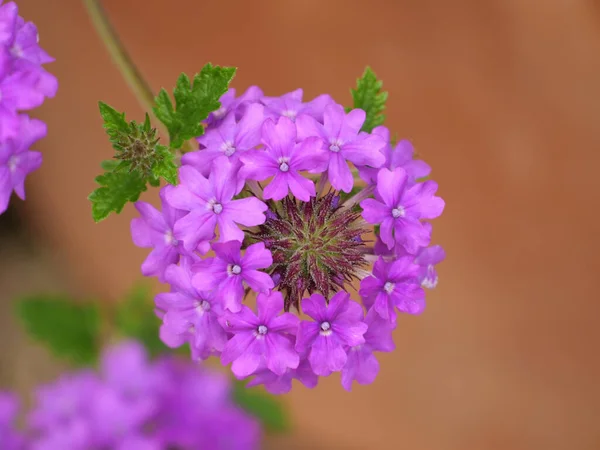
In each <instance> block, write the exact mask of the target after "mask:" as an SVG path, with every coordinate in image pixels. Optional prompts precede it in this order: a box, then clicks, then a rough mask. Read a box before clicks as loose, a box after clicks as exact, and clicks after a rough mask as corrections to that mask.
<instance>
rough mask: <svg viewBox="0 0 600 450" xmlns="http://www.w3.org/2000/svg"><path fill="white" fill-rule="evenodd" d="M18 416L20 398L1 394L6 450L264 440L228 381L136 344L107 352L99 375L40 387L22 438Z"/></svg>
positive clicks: (127, 448)
mask: <svg viewBox="0 0 600 450" xmlns="http://www.w3.org/2000/svg"><path fill="white" fill-rule="evenodd" d="M17 412H18V404H17V399H16V398H15V397H14V396H13V395H12V394H3V393H0V446H1V448H2V449H3V450H58V449H61V450H62V449H65V450H66V449H69V450H103V449H115V450H164V449H167V448H172V449H178V450H186V449H189V450H192V449H193V450H195V449H198V448H206V449H215V450H219V449H223V450H225V449H236V450H252V449H257V448H258V447H259V444H260V440H261V429H260V426H259V424H258V422H257V421H256V420H255V419H254V418H252V417H251V416H249V415H247V414H246V413H245V412H243V411H242V410H241V409H239V407H237V406H236V405H235V404H234V403H233V400H232V398H231V385H230V380H229V379H228V377H226V376H225V375H223V374H220V373H217V372H212V371H209V370H208V369H200V368H199V367H197V366H196V365H194V364H191V363H189V362H184V361H180V360H177V359H174V358H163V359H158V360H156V361H154V362H150V361H148V360H147V358H146V354H145V351H144V348H143V347H142V346H141V345H140V344H138V343H137V342H134V341H130V342H125V343H122V344H120V345H118V346H116V347H113V348H110V349H108V350H107V351H106V352H105V353H104V355H103V358H102V362H101V370H100V372H99V373H97V372H94V371H92V370H83V371H79V372H73V373H67V374H64V375H63V376H62V377H61V378H60V379H59V380H57V381H56V382H55V383H53V384H49V385H46V386H42V387H41V388H39V389H38V390H37V392H36V395H35V404H34V406H33V409H32V410H31V411H30V412H29V413H28V416H27V421H26V422H27V429H26V430H25V431H24V432H20V431H17V430H16V428H15V427H14V420H15V417H16V415H17ZM231 430H235V432H234V433H233V432H232V431H231Z"/></svg>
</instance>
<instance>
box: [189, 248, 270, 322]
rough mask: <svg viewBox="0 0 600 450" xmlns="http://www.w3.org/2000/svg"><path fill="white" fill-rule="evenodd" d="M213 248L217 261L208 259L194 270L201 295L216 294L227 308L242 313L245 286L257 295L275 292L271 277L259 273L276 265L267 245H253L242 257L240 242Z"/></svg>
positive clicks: (196, 286) (195, 284)
mask: <svg viewBox="0 0 600 450" xmlns="http://www.w3.org/2000/svg"><path fill="white" fill-rule="evenodd" d="M212 248H213V250H214V252H215V255H216V257H215V258H210V259H205V260H204V261H201V262H199V263H198V264H197V265H196V266H195V267H194V271H195V275H194V277H193V279H192V283H193V285H194V287H195V288H196V289H198V290H199V291H215V295H216V297H217V299H221V301H222V304H223V307H224V308H226V309H228V310H229V311H231V312H238V311H240V310H241V309H242V298H243V297H244V286H243V282H245V283H246V284H247V285H248V286H249V287H250V288H251V289H253V290H254V291H256V292H262V293H267V292H268V291H269V290H270V289H273V286H274V284H273V280H272V279H271V277H270V276H269V275H267V274H266V273H264V272H260V271H258V269H264V268H266V267H269V266H270V265H271V264H273V257H272V256H271V252H270V251H269V250H267V249H265V244H263V243H262V242H259V243H257V244H252V245H251V246H249V247H248V248H247V249H246V253H245V254H244V256H241V248H242V243H241V242H240V241H228V242H224V243H220V244H213V246H212Z"/></svg>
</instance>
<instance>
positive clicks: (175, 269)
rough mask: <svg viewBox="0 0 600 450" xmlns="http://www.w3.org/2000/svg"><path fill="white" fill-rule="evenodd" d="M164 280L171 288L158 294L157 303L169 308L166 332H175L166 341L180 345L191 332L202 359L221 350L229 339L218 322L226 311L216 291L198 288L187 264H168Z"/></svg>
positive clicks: (165, 324) (193, 344) (165, 323)
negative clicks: (171, 337) (217, 297)
mask: <svg viewBox="0 0 600 450" xmlns="http://www.w3.org/2000/svg"><path fill="white" fill-rule="evenodd" d="M165 281H166V282H167V283H169V284H170V285H171V289H172V292H167V293H162V294H158V295H157V296H156V305H157V306H158V307H159V308H160V309H162V310H164V311H166V313H165V315H164V316H163V322H164V327H165V330H164V333H165V334H164V335H165V336H167V335H169V336H174V338H175V339H177V338H181V339H180V340H179V339H177V340H175V339H172V340H168V341H166V342H165V344H167V345H169V346H172V347H178V346H180V345H182V344H183V343H184V342H185V341H186V340H187V333H191V334H192V336H193V337H192V340H191V342H190V345H192V346H193V347H194V349H195V351H196V352H197V354H198V356H199V357H200V358H201V359H206V358H208V357H209V356H210V355H212V354H218V353H219V352H221V351H222V350H223V348H224V347H225V344H226V343H227V334H226V333H225V330H223V328H222V327H221V325H220V324H219V317H220V316H221V315H222V314H223V308H222V306H221V302H220V301H219V300H217V299H216V298H215V296H214V294H213V293H211V292H202V291H199V290H197V289H196V288H195V287H194V285H193V283H192V273H191V272H190V270H189V269H188V267H186V266H185V265H184V266H176V265H172V266H169V267H168V268H167V270H166V272H165Z"/></svg>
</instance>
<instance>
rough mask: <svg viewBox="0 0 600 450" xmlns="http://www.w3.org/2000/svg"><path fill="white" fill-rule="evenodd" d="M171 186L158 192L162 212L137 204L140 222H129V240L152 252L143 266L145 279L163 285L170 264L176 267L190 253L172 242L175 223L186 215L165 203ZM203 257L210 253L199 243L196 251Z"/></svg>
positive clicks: (148, 205)
mask: <svg viewBox="0 0 600 450" xmlns="http://www.w3.org/2000/svg"><path fill="white" fill-rule="evenodd" d="M171 188H172V187H171V186H165V187H164V188H163V189H161V191H160V202H161V206H162V212H159V211H158V210H157V209H156V208H155V207H154V206H152V205H151V204H149V203H146V202H136V203H135V208H136V209H137V210H138V212H139V213H140V216H141V217H139V218H136V219H133V220H132V221H131V237H132V239H133V243H134V244H135V245H137V246H138V247H150V248H152V251H151V252H150V254H149V255H148V256H147V257H146V260H145V261H144V262H143V263H142V274H143V275H144V276H146V277H150V276H158V279H159V280H160V281H161V282H163V281H164V273H165V270H166V269H167V267H169V266H170V265H171V264H177V263H178V262H179V259H180V257H181V254H182V253H183V254H188V255H190V256H191V253H189V252H187V251H186V250H185V249H184V248H183V243H182V242H180V241H178V240H177V239H175V236H174V235H173V226H174V225H175V222H177V221H178V220H179V219H181V218H182V217H183V216H185V215H186V212H185V211H181V210H178V209H176V208H173V207H172V206H171V205H170V204H169V203H168V202H167V199H166V193H167V191H168V190H169V189H171ZM196 250H197V251H198V252H199V253H201V254H205V253H206V252H208V251H209V250H210V243H209V241H202V242H200V243H199V244H198V248H197V249H196Z"/></svg>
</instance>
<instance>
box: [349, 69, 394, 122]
mask: <svg viewBox="0 0 600 450" xmlns="http://www.w3.org/2000/svg"><path fill="white" fill-rule="evenodd" d="M382 86H383V82H382V81H380V80H378V79H377V76H376V75H375V72H373V71H372V70H371V68H370V67H367V68H366V69H365V71H364V73H363V75H362V77H361V78H358V79H357V80H356V89H351V90H350V92H351V94H352V99H353V100H354V108H360V109H363V110H364V111H365V112H366V113H367V117H366V119H365V123H364V124H363V126H362V128H361V131H366V132H368V133H370V132H371V131H373V128H375V127H377V126H379V125H382V124H383V121H384V119H385V116H384V115H383V110H384V109H385V102H386V100H387V97H388V93H387V92H385V91H382V90H381V87H382Z"/></svg>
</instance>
